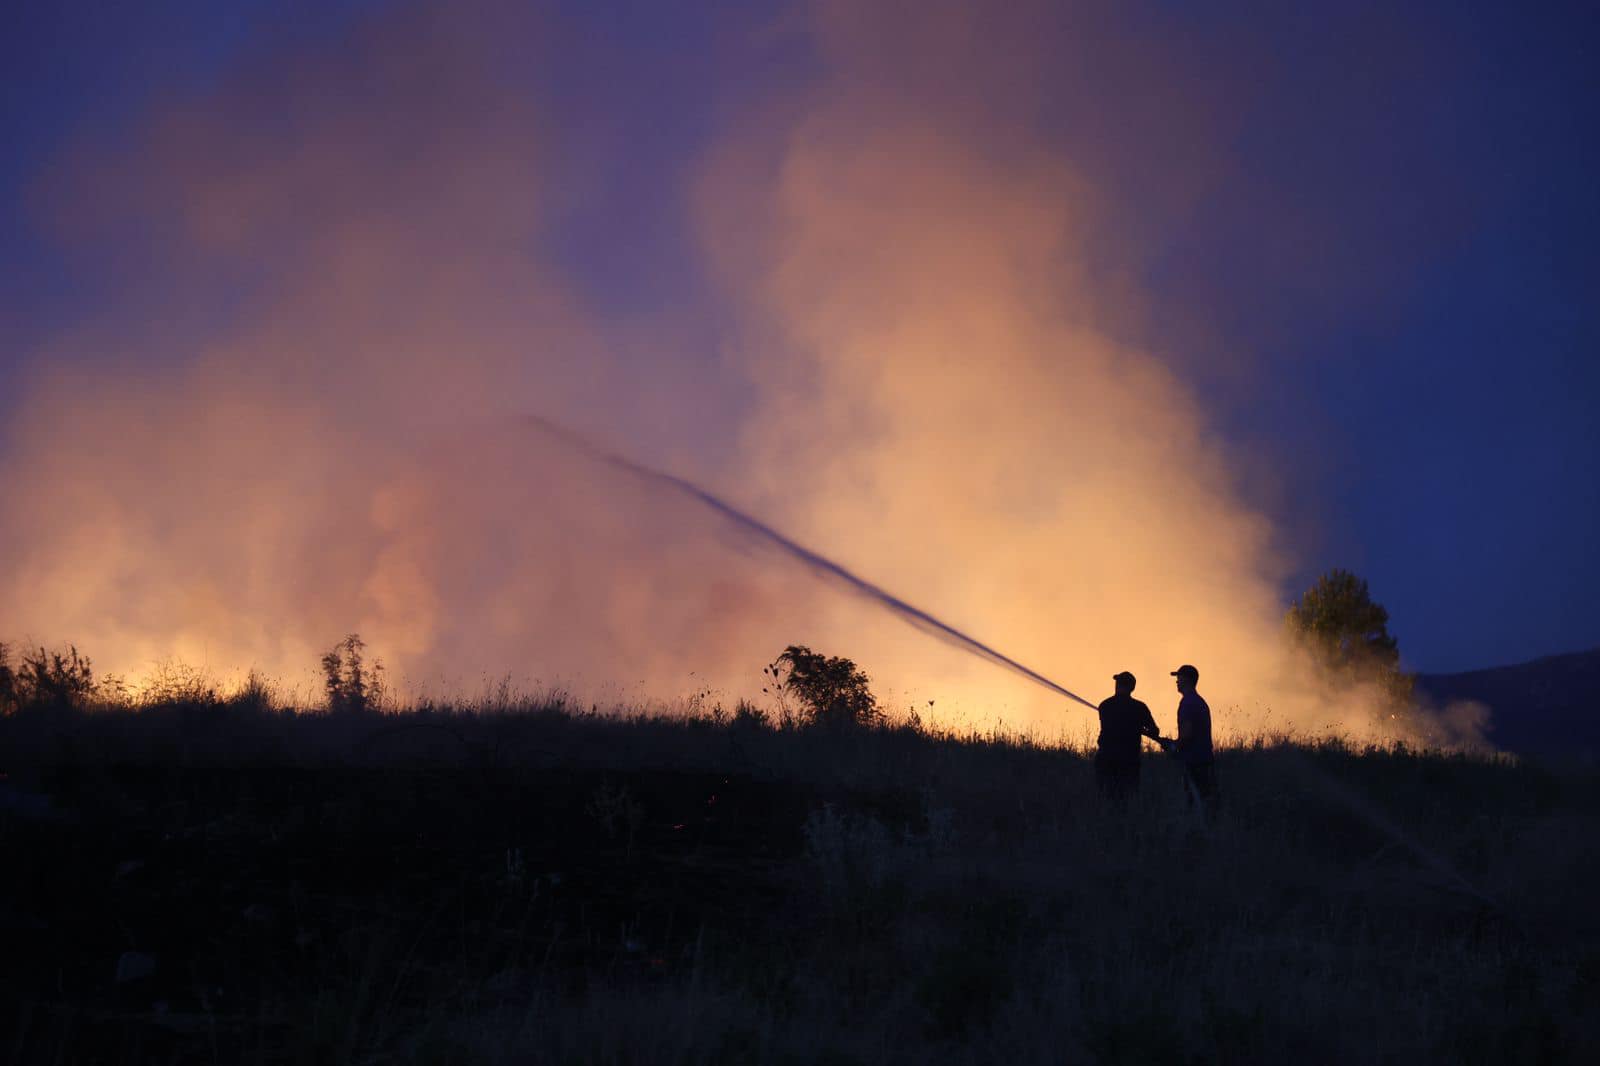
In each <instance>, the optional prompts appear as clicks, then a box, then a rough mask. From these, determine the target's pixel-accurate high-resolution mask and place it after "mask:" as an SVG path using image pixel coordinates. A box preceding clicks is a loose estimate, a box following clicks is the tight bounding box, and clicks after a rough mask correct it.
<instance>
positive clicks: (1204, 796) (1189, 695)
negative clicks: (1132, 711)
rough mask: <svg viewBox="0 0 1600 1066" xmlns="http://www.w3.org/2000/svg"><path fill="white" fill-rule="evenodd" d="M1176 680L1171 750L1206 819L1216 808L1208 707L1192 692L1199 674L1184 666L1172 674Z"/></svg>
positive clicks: (1199, 696)
mask: <svg viewBox="0 0 1600 1066" xmlns="http://www.w3.org/2000/svg"><path fill="white" fill-rule="evenodd" d="M1172 676H1173V677H1175V678H1177V679H1178V691H1179V692H1181V693H1183V698H1182V699H1180V700H1179V701H1178V739H1177V740H1176V741H1174V742H1173V744H1172V748H1171V751H1172V753H1173V754H1174V755H1176V756H1177V757H1178V761H1179V762H1181V763H1183V768H1184V771H1185V772H1186V773H1187V774H1188V775H1189V784H1190V785H1191V786H1192V787H1193V788H1194V793H1193V794H1194V795H1195V796H1196V797H1198V798H1199V800H1200V805H1201V807H1202V808H1203V809H1204V810H1205V813H1206V814H1207V815H1208V816H1209V815H1210V814H1211V812H1212V811H1213V810H1214V809H1215V808H1216V805H1217V773H1216V767H1215V764H1214V761H1213V760H1214V756H1213V753H1212V750H1211V706H1210V705H1209V704H1208V703H1206V701H1205V700H1204V699H1203V698H1202V697H1201V695H1200V693H1199V692H1197V691H1195V686H1196V685H1198V684H1199V683H1200V671H1199V670H1196V669H1195V668H1194V667H1192V666H1189V665H1188V664H1185V665H1183V666H1180V667H1178V668H1177V669H1176V670H1174V671H1172Z"/></svg>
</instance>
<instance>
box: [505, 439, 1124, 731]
mask: <svg viewBox="0 0 1600 1066" xmlns="http://www.w3.org/2000/svg"><path fill="white" fill-rule="evenodd" d="M526 420H527V421H528V423H529V424H531V425H533V426H535V427H537V428H538V429H539V430H541V431H543V432H544V433H546V434H547V435H549V436H551V437H554V438H555V439H557V440H559V441H560V442H561V443H562V444H564V445H566V446H567V447H568V448H570V449H572V450H573V451H576V452H578V453H580V454H582V455H584V456H586V457H587V458H589V459H592V460H594V461H596V462H600V463H604V464H605V465H607V466H610V467H613V468H615V469H617V470H621V471H624V472H625V473H628V474H631V475H633V476H635V477H638V478H641V479H643V480H645V481H648V482H650V483H652V484H656V485H662V486H665V487H667V488H670V489H673V490H675V491H677V492H679V493H681V494H683V495H685V496H688V497H690V498H691V499H694V500H698V501H699V502H700V503H702V504H704V505H705V506H707V507H709V508H711V509H712V510H713V511H715V512H716V513H717V514H719V515H721V516H722V517H723V518H725V519H727V520H728V521H729V522H731V523H733V524H734V525H735V526H736V527H738V528H739V529H742V530H743V531H745V532H746V533H749V534H753V535H754V536H756V537H757V538H759V539H760V540H762V541H764V542H765V543H767V544H769V545H771V546H773V547H776V548H778V549H780V550H781V551H783V552H785V553H786V554H788V555H790V556H791V557H793V558H795V559H798V560H799V561H800V562H801V563H803V564H804V565H805V566H806V567H807V568H809V569H810V570H811V571H812V572H813V573H816V574H818V575H820V576H822V577H824V578H826V579H828V580H830V581H833V582H834V583H836V584H838V585H841V586H843V587H844V588H846V589H849V590H850V591H852V592H855V593H856V594H858V595H861V596H865V597H866V598H868V599H870V600H873V601H875V602H877V603H878V604H880V605H882V606H883V607H886V608H888V609H889V611H891V612H892V613H893V614H895V615H897V616H898V617H899V618H900V619H902V620H903V621H905V622H907V623H909V624H911V625H913V626H915V627H916V628H917V629H920V630H922V631H923V632H924V633H929V634H931V635H933V636H935V637H937V638H939V639H940V640H943V641H945V642H946V643H947V644H952V645H954V646H955V647H957V648H960V649H961V650H962V651H965V652H967V653H969V654H971V655H976V656H977V657H978V658H980V659H985V660H987V661H989V662H991V663H994V664H995V665H996V666H1000V667H1004V668H1005V669H1007V670H1010V671H1011V672H1012V673H1015V674H1020V675H1021V676H1023V677H1025V678H1027V679H1028V680H1029V681H1032V682H1033V683H1034V684H1036V685H1042V686H1043V687H1045V688H1047V689H1049V690H1050V691H1051V692H1054V693H1056V694H1057V695H1060V696H1065V697H1067V699H1069V700H1076V701H1077V702H1078V703H1081V704H1083V705H1084V706H1085V707H1087V708H1089V709H1090V710H1091V711H1092V710H1096V709H1097V708H1096V706H1095V704H1093V703H1090V702H1089V701H1088V700H1086V699H1084V698H1083V697H1082V696H1080V695H1078V694H1077V693H1076V692H1073V691H1072V690H1071V689H1069V688H1067V687H1066V686H1064V685H1058V684H1056V683H1055V682H1054V681H1051V680H1050V679H1049V678H1048V677H1045V676H1044V675H1043V674H1041V673H1039V672H1038V671H1037V670H1032V669H1029V668H1028V667H1026V666H1024V665H1022V664H1021V663H1019V662H1017V661H1016V660H1015V659H1013V658H1011V657H1010V656H1009V655H1003V654H1001V653H1000V652H998V651H996V650H994V649H993V648H991V647H990V646H989V645H987V644H985V643H983V642H982V641H980V640H976V639H974V638H972V637H969V636H967V634H965V633H963V632H961V630H959V629H957V628H955V627H954V626H952V625H950V624H949V623H948V622H943V621H940V620H939V619H937V618H935V617H934V616H933V615H931V614H929V613H928V612H927V611H924V610H923V609H922V608H920V607H917V606H914V605H912V604H910V603H907V602H906V601H905V600H902V599H901V598H900V597H898V596H896V595H894V594H893V593H892V592H889V591H888V590H886V589H884V588H882V587H881V586H879V585H875V584H873V583H872V582H871V581H868V580H867V579H866V578H864V577H862V576H860V575H859V574H856V573H854V572H853V571H850V570H847V569H846V568H845V567H843V566H840V565H839V564H838V563H836V562H834V561H833V560H832V559H829V558H826V557H825V556H822V555H819V554H817V553H816V552H814V551H812V550H811V549H810V548H807V547H806V546H805V545H803V544H799V543H796V542H795V541H793V540H791V539H790V538H788V537H786V536H784V535H783V534H782V533H780V532H778V531H777V530H776V529H773V528H772V527H771V526H769V525H767V524H766V523H765V522H763V521H761V520H760V519H759V518H755V517H753V516H751V515H749V514H746V513H745V512H744V511H741V510H739V508H737V507H735V506H733V505H732V504H731V503H728V502H727V501H726V500H724V499H722V498H721V497H718V496H714V495H712V494H711V493H709V492H707V491H706V490H705V489H702V488H701V487H700V486H698V485H696V484H694V483H693V482H692V481H687V480H685V479H684V478H681V477H678V476H677V475H675V474H668V473H666V472H665V471H661V470H656V469H654V468H652V467H648V466H645V465H644V464H643V463H639V462H635V461H634V460H632V459H629V458H627V457H626V456H623V455H619V454H617V453H616V452H611V451H607V450H606V449H604V448H602V447H600V446H599V445H597V444H594V443H593V442H591V441H589V440H587V439H585V438H584V437H582V436H579V435H578V434H577V433H574V432H573V431H572V430H570V429H567V428H566V427H564V426H560V425H557V424H556V423H554V422H551V421H550V420H548V419H545V418H540V417H539V416H538V415H528V416H526Z"/></svg>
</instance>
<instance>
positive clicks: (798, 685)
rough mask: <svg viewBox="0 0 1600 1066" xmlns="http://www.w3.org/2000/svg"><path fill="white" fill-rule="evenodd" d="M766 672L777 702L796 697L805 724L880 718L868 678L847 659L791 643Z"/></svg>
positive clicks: (839, 724)
mask: <svg viewBox="0 0 1600 1066" xmlns="http://www.w3.org/2000/svg"><path fill="white" fill-rule="evenodd" d="M766 672H767V673H768V674H770V675H771V676H772V681H773V687H774V688H775V689H776V694H777V696H778V699H779V702H780V703H782V702H783V701H784V699H785V697H788V696H793V697H794V698H795V699H797V700H798V701H799V703H800V711H801V716H802V718H803V720H804V721H805V722H806V723H807V724H810V725H821V726H832V727H835V728H849V727H854V726H869V725H876V724H878V723H879V722H880V721H881V720H882V718H883V712H882V711H881V710H880V709H879V707H878V700H877V698H876V697H875V696H873V694H872V690H871V688H870V687H869V686H870V685H871V680H870V679H869V678H868V677H867V675H866V674H865V673H864V672H862V670H861V668H860V667H858V666H857V665H856V664H855V663H853V662H851V661H850V660H849V659H846V658H843V657H841V656H831V657H830V656H826V655H821V654H818V653H817V652H814V651H812V650H811V649H810V648H808V647H806V646H805V645H803V644H791V645H789V646H788V647H787V648H785V649H784V650H783V654H782V655H779V656H778V657H777V659H775V660H773V662H772V663H771V665H769V666H768V667H767V669H766ZM784 710H785V713H786V714H787V708H786V707H785V708H784Z"/></svg>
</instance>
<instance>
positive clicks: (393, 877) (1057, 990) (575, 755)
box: [0, 689, 1600, 1063]
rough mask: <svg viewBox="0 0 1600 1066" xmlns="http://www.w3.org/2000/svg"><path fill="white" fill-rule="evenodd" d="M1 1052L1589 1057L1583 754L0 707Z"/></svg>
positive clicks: (245, 703) (1595, 879)
mask: <svg viewBox="0 0 1600 1066" xmlns="http://www.w3.org/2000/svg"><path fill="white" fill-rule="evenodd" d="M0 765H3V768H4V769H5V770H6V771H7V773H8V777H7V779H6V780H5V781H4V782H3V783H0V869H3V871H4V873H3V879H0V884H3V898H0V926H3V930H0V931H3V943H4V951H3V952H0V1011H3V1012H4V1016H3V1019H0V1059H3V1060H5V1061H8V1062H15V1063H35V1062H37V1063H117V1062H128V1063H134V1062H138V1063H146V1062H150V1063H164V1062H179V1063H188V1062H196V1063H211V1062H286V1061H289V1062H308V1063H321V1062H326V1063H431V1062H437V1063H456V1062H469V1063H470V1062H489V1063H496V1062H505V1063H522V1062H562V1063H566V1062H574V1063H668V1062H670V1063H692V1062H725V1063H813V1062H829V1063H883V1062H898V1063H927V1062H1014V1063H1053V1062H1079V1061H1083V1062H1089V1061H1099V1062H1126V1063H1150V1062H1156V1063H1160V1062H1173V1063H1207V1062H1297V1063H1322V1062H1330V1063H1331V1062H1341V1063H1361V1062H1373V1063H1385V1062H1405V1063H1413V1062H1458V1063H1507V1062H1528V1063H1536V1062H1585V1061H1587V1062H1593V1061H1600V1008H1597V1005H1600V909H1597V908H1596V906H1595V900H1596V899H1597V894H1600V861H1597V859H1600V844H1597V841H1600V776H1597V775H1596V773H1595V772H1594V771H1593V770H1587V769H1575V768H1573V769H1560V768H1540V767H1538V766H1534V765H1527V764H1522V765H1518V764H1513V763H1510V762H1506V761H1493V760H1487V759H1482V758H1469V757H1459V756H1446V755H1440V754H1418V753H1412V752H1406V751H1387V752H1377V751H1366V752H1361V751H1353V750H1348V749H1346V748H1343V747H1341V746H1339V745H1337V744H1323V745H1319V746H1312V747H1306V746H1295V745H1286V744H1285V745H1274V744H1262V745H1259V746H1254V747H1247V748H1239V749H1232V750H1227V751H1224V752H1223V753H1222V754H1221V756H1220V764H1219V769H1220V778H1221V782H1222V786H1223V789H1224V807H1223V809H1222V811H1221V814H1220V816H1219V818H1218V819H1217V821H1216V822H1215V823H1214V824H1213V825H1211V826H1209V827H1207V826H1203V825H1201V824H1199V823H1198V822H1197V820H1196V817H1195V815H1194V814H1193V812H1192V811H1191V810H1190V809H1189V807H1188V805H1187V803H1186V801H1185V797H1184V795H1183V793H1182V791H1181V789H1180V782H1179V778H1178V776H1177V775H1176V773H1175V772H1174V770H1173V767H1172V766H1171V765H1169V764H1167V763H1166V762H1164V761H1163V760H1162V758H1161V757H1159V756H1156V755H1152V756H1150V757H1149V758H1148V760H1147V766H1146V772H1145V780H1144V789H1143V792H1142V793H1141V794H1140V795H1139V796H1138V797H1137V798H1136V800H1135V802H1134V803H1133V804H1132V806H1131V807H1130V808H1128V809H1127V810H1125V811H1112V810H1107V809H1106V808H1105V807H1104V806H1103V805H1102V803H1101V801H1100V799H1099V797H1098V795H1097V794H1096V792H1095V788H1094V779H1093V773H1092V767H1091V765H1090V763H1089V762H1088V761H1087V759H1086V758H1085V757H1083V756H1082V755H1081V754H1079V753H1075V752H1073V751H1070V750H1063V749H1059V748H1051V747H1045V746H1040V745H1038V744H1035V743H1033V742H1031V741H1030V740H1028V739H1027V738H1021V737H1015V736H1007V735H955V734H949V733H939V732H937V731H930V730H927V729H923V728H919V727H916V726H915V725H910V724H902V725H898V726H897V725H893V724H887V723H884V722H883V721H882V720H881V719H880V720H878V722H877V724H876V725H874V726H872V727H870V728H867V727H862V726H859V725H848V724H846V725H837V724H835V725H829V724H827V723H825V722H823V723H818V724H812V725H802V724H799V723H798V722H795V721H789V722H787V723H784V724H774V723H773V722H771V721H767V720H764V719H763V717H762V716H761V715H760V714H759V713H755V712H752V711H751V710H750V709H748V708H745V709H744V711H743V712H742V713H737V714H723V713H722V712H720V711H709V712H700V713H690V714H684V715H679V716H675V717H674V716H650V715H639V716H633V717H628V716H606V715H596V714H593V713H584V712H582V711H580V710H578V709H575V708H572V707H570V706H567V705H565V704H564V703H562V702H561V701H560V700H544V701H524V702H522V703H518V702H517V701H515V700H503V701H499V702H492V703H490V704H488V705H485V706H480V707H476V708H466V709H464V708H431V709H420V710H419V709H412V710H408V711H395V710H393V709H392V708H391V709H390V710H389V711H388V712H387V713H380V712H378V711H376V710H373V709H372V708H370V707H368V708H352V707H350V706H348V705H347V706H345V708H344V709H343V710H339V711H332V712H330V711H318V712H312V713H307V712H296V711H291V710H284V709H279V708H276V707H273V706H271V703H270V700H269V699H268V698H267V697H266V695H265V694H264V693H263V692H262V691H261V690H259V689H251V690H248V691H246V692H245V693H243V694H241V695H240V696H238V697H237V698H234V699H231V700H226V699H217V698H214V697H207V698H204V699H191V698H182V696H181V693H180V694H179V696H178V697H175V698H171V699H167V700H157V701H146V702H145V704H144V705H142V706H139V707H127V706H124V707H121V708H112V709H107V708H105V707H99V708H98V709H97V707H96V706H94V705H90V704H83V705H68V704H60V703H58V704H57V705H54V706H51V705H48V703H47V702H45V701H38V700H36V701H34V703H33V705H31V706H28V707H19V708H18V709H16V710H14V711H13V712H12V713H10V714H8V715H6V716H4V717H0Z"/></svg>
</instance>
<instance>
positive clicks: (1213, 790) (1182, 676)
mask: <svg viewBox="0 0 1600 1066" xmlns="http://www.w3.org/2000/svg"><path fill="white" fill-rule="evenodd" d="M1172 676H1173V677H1175V678H1176V679H1177V686H1178V692H1179V693H1180V695H1181V698H1180V699H1179V701H1178V736H1177V739H1176V740H1173V739H1169V738H1167V737H1164V736H1162V735H1161V732H1160V730H1159V729H1157V728H1156V721H1155V718H1154V717H1153V716H1152V715H1151V714H1150V708H1149V707H1147V706H1146V705H1145V704H1144V703H1143V702H1142V701H1140V700H1136V699H1134V698H1133V689H1134V686H1135V685H1136V684H1137V683H1138V682H1137V680H1136V679H1135V678H1134V676H1133V675H1132V674H1130V673H1128V672H1127V671H1126V670H1124V671H1122V672H1121V673H1120V674H1116V675H1114V676H1113V677H1112V679H1111V680H1112V681H1113V682H1115V683H1116V686H1117V691H1116V695H1114V696H1112V697H1110V698H1109V699H1106V700H1104V701H1103V702H1102V703H1101V704H1100V707H1099V711H1100V738H1099V741H1098V746H1097V748H1096V750H1095V758H1094V770H1095V781H1096V783H1097V784H1098V785H1099V786H1100V793H1101V795H1103V796H1104V797H1105V798H1106V799H1107V800H1109V801H1111V802H1112V803H1114V804H1118V805H1121V804H1124V803H1126V802H1127V800H1128V797H1129V796H1131V795H1133V794H1134V793H1135V792H1137V791H1138V790H1139V765H1140V751H1141V746H1142V742H1143V738H1144V737H1149V738H1150V739H1151V740H1154V741H1155V742H1156V743H1157V744H1159V745H1161V748H1162V750H1163V751H1165V752H1167V753H1168V754H1170V755H1172V756H1173V757H1174V758H1176V759H1177V760H1178V762H1179V763H1180V764H1181V765H1182V766H1183V771H1184V775H1185V777H1186V778H1187V783H1186V790H1187V792H1188V794H1189V798H1190V800H1191V801H1198V802H1199V803H1200V805H1201V807H1202V808H1203V809H1204V811H1205V813H1206V814H1207V815H1208V816H1209V815H1210V814H1211V813H1212V811H1213V810H1215V808H1216V801H1217V776H1216V768H1215V753H1214V751H1213V750H1212V746H1211V707H1210V705H1209V704H1207V703H1206V701H1205V699H1204V698H1203V697H1202V696H1201V695H1200V693H1199V691H1198V690H1197V686H1198V685H1199V683H1200V671H1199V670H1196V669H1195V668H1194V667H1193V666H1190V665H1188V664H1185V665H1183V666H1180V667H1178V668H1177V669H1176V670H1174V671H1172Z"/></svg>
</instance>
